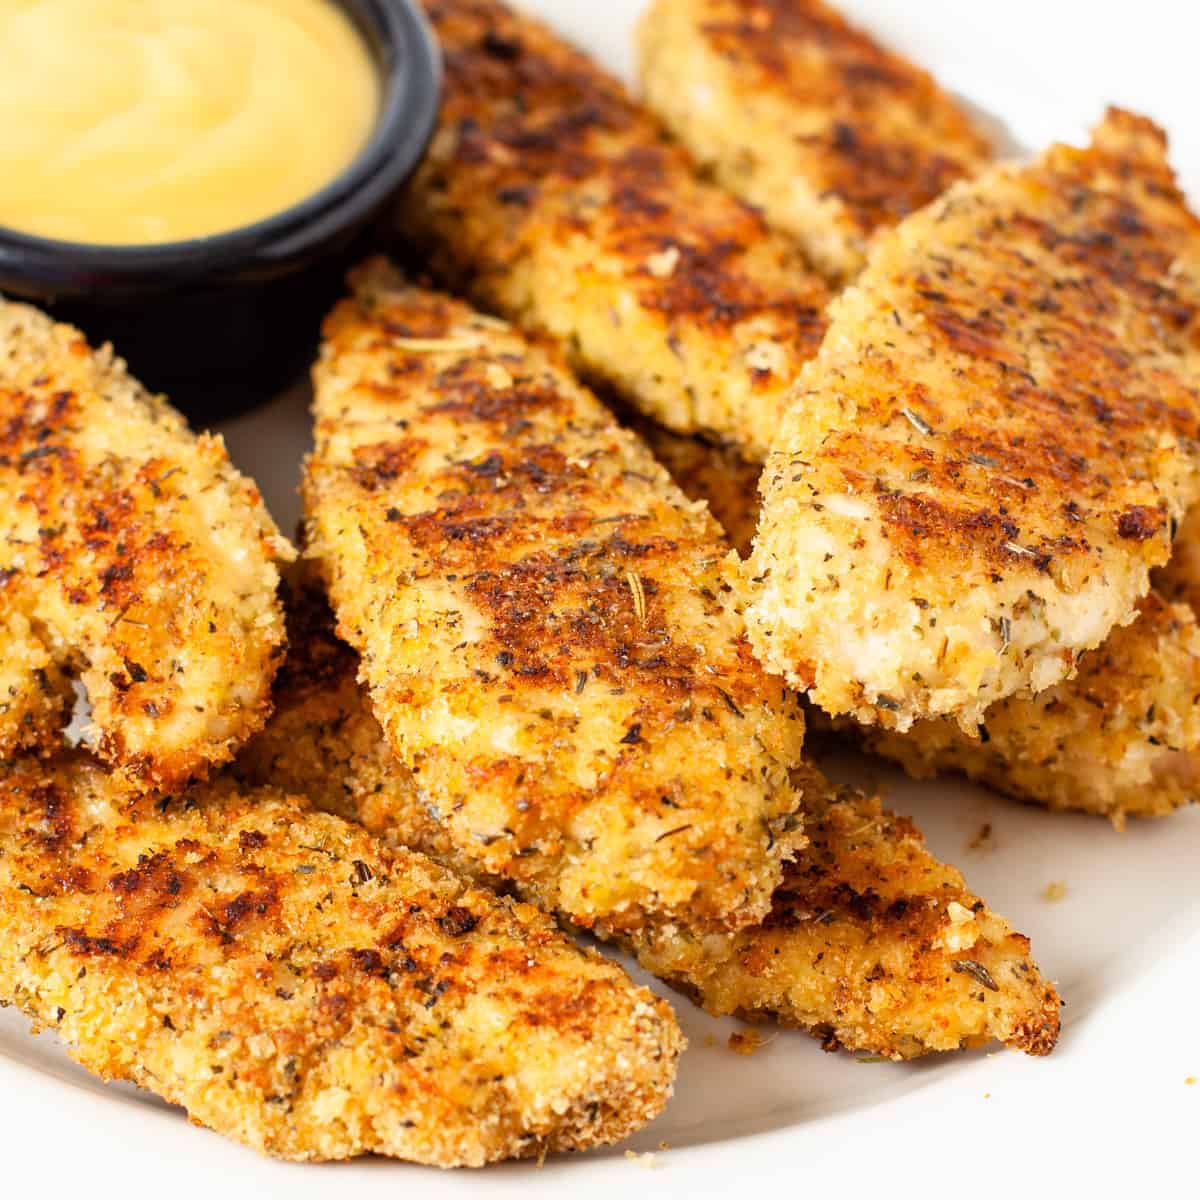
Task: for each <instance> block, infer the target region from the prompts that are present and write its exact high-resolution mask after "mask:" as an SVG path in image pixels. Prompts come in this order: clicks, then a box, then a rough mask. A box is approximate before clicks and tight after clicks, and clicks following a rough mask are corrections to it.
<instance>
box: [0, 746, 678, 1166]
mask: <svg viewBox="0 0 1200 1200" xmlns="http://www.w3.org/2000/svg"><path fill="white" fill-rule="evenodd" d="M0 1000H2V1001H3V1002H5V1003H11V1004H15V1005H17V1006H18V1007H19V1008H20V1009H21V1010H22V1011H24V1012H25V1013H27V1014H28V1015H29V1016H30V1017H32V1018H33V1019H34V1020H35V1021H37V1022H39V1023H40V1024H42V1025H45V1026H49V1027H51V1028H53V1029H55V1030H56V1031H57V1032H58V1033H59V1034H60V1035H61V1036H62V1037H63V1038H64V1040H65V1041H66V1042H67V1044H68V1046H69V1047H70V1048H71V1052H72V1054H73V1055H74V1057H75V1058H77V1059H78V1060H79V1062H81V1063H82V1064H83V1065H84V1066H85V1067H87V1068H89V1069H90V1070H92V1071H95V1072H97V1073H98V1074H99V1075H101V1076H103V1077H104V1078H105V1079H126V1080H131V1081H133V1082H135V1083H138V1084H140V1085H141V1086H143V1087H146V1088H148V1089H149V1090H151V1091H153V1092H155V1093H157V1094H158V1095H160V1096H163V1097H164V1098H165V1099H167V1100H169V1101H171V1102H172V1103H176V1104H181V1105H183V1106H184V1107H185V1108H186V1109H187V1110H188V1113H189V1115H190V1116H191V1117H192V1119H193V1120H195V1121H197V1122H199V1123H201V1124H204V1125H207V1126H209V1127H211V1128H212V1129H215V1130H217V1131H218V1132H220V1133H224V1134H226V1135H228V1136H229V1137H232V1138H236V1139H237V1140H238V1141H241V1142H245V1143H246V1144H247V1145H250V1146H253V1147H254V1148H256V1149H258V1150H263V1151H266V1152H268V1153H271V1154H276V1155H280V1156H282V1157H285V1158H291V1159H307V1160H325V1159H341V1158H348V1157H351V1156H353V1155H357V1154H364V1153H378V1154H387V1155H392V1156H395V1157H398V1158H404V1159H410V1160H412V1161H415V1162H423V1163H432V1164H435V1165H437V1166H443V1167H449V1166H460V1165H461V1166H479V1165H481V1164H483V1163H485V1162H490V1161H493V1160H495V1159H500V1158H508V1157H513V1156H518V1155H533V1154H539V1153H541V1152H543V1151H546V1150H576V1149H583V1148H586V1147H588V1146H594V1145H598V1144H603V1143H606V1142H611V1141H614V1140H616V1139H618V1138H620V1137H623V1136H624V1135H626V1134H627V1133H629V1132H631V1131H632V1130H634V1129H636V1128H638V1127H639V1126H640V1125H642V1124H643V1123H644V1122H646V1121H647V1120H649V1119H650V1118H651V1117H653V1116H654V1115H655V1114H656V1113H657V1112H658V1111H659V1110H660V1109H661V1108H662V1106H663V1104H664V1103H665V1101H666V1099H667V1097H668V1096H669V1094H670V1090H671V1082H672V1078H673V1076H674V1072H675V1062H676V1058H677V1056H678V1054H679V1051H680V1048H681V1046H682V1038H681V1036H680V1033H679V1030H678V1028H677V1026H676V1025H675V1022H674V1020H673V1018H672V1016H671V1013H670V1010H669V1009H668V1008H667V1006H666V1005H665V1004H663V1003H662V1002H661V1001H659V1000H657V999H655V998H654V997H653V996H652V995H651V994H650V993H649V992H647V991H646V990H645V989H643V988H638V987H634V986H633V984H632V983H631V982H630V981H629V979H628V978H627V977H626V975H625V974H624V972H622V971H621V970H620V968H618V967H617V966H616V965H615V964H612V963H609V962H607V961H605V960H604V959H602V958H601V957H599V956H598V955H597V954H595V953H594V952H588V951H584V950H581V949H579V948H578V947H576V946H575V945H574V944H573V943H572V942H571V941H569V939H567V938H566V937H564V936H563V935H562V934H561V933H559V932H558V931H557V930H556V929H555V928H554V927H553V925H552V923H551V922H550V921H549V920H548V919H547V918H546V917H544V916H542V914H541V913H539V912H537V911H536V910H535V909H534V908H532V907H530V906H529V905H524V904H516V903H512V902H509V901H503V900H497V899H496V897H495V896H493V895H492V894H491V893H489V892H486V891H483V890H481V889H479V888H476V887H471V886H468V885H467V884H465V883H463V882H461V881H460V880H458V879H456V878H455V877H454V876H452V875H450V874H449V873H448V872H446V871H444V870H442V869H441V868H439V867H436V866H435V865H434V864H433V863H432V862H430V861H429V860H428V859H427V858H425V857H424V856H423V855H420V854H415V853H412V852H411V851H406V850H400V849H388V848H386V847H384V846H382V845H381V844H380V843H379V842H377V841H376V840H375V839H374V838H372V837H370V836H369V835H368V834H366V833H365V832H364V831H363V830H361V829H358V828H356V827H354V826H351V825H348V824H346V823H345V822H343V821H340V820H338V819H337V818H335V817H330V816H326V815H324V814H321V813H315V812H312V811H311V810H309V809H308V808H307V806H306V805H305V803H304V802H302V801H299V800H296V799H295V798H292V797H288V796H285V795H284V794H283V793H281V792H276V791H274V790H271V789H259V790H239V788H238V786H237V785H236V784H234V783H232V782H231V781H229V780H218V781H216V782H214V783H212V784H208V785H201V786H199V787H196V788H194V789H193V790H191V791H188V792H185V793H184V794H182V795H180V796H177V797H175V798H171V799H153V798H142V799H139V798H138V797H136V796H134V795H132V794H131V793H130V790H129V788H128V786H127V785H124V784H122V783H120V782H118V779H117V777H115V776H113V775H111V774H109V773H108V772H106V771H105V770H104V769H103V768H102V767H100V766H99V765H97V764H96V763H95V762H93V761H91V760H89V759H87V758H85V757H84V756H83V755H76V756H72V757H67V758H64V759H61V760H58V761H52V762H48V763H43V762H37V761H33V760H26V761H24V762H18V763H16V764H15V765H14V764H9V765H8V766H6V767H4V768H3V769H2V771H0Z"/></svg>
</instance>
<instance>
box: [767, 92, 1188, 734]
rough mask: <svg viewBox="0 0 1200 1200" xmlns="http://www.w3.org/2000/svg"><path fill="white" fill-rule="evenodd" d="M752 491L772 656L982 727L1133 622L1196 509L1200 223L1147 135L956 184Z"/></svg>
mask: <svg viewBox="0 0 1200 1200" xmlns="http://www.w3.org/2000/svg"><path fill="white" fill-rule="evenodd" d="M832 312H833V316H832V325H831V328H830V332H829V336H828V337H827V338H826V340H825V343H824V345H823V347H822V350H821V353H820V355H819V357H818V358H817V359H815V360H814V361H813V362H811V363H810V364H808V365H807V366H806V367H805V369H804V371H803V372H802V375H801V378H800V381H799V384H798V386H797V389H796V393H795V399H794V403H793V405H792V407H791V409H790V410H789V412H788V414H787V416H786V418H785V419H784V422H783V424H782V428H781V431H780V436H779V439H778V441H777V443H776V445H775V447H774V449H773V451H772V454H771V457H770V460H769V462H768V464H767V467H766V471H765V474H764V479H763V494H764V503H763V511H762V516H761V519H760V523H759V530H758V535H757V538H756V540H755V546H754V553H753V555H752V557H751V559H750V562H749V565H748V567H747V570H746V578H747V581H748V590H749V592H750V607H749V610H748V621H749V626H750V631H751V639H752V641H753V643H754V646H755V649H756V650H757V652H758V654H759V656H760V658H761V659H762V661H763V662H764V663H765V664H766V665H767V666H768V667H769V668H770V669H771V670H774V671H778V672H780V673H782V674H785V675H786V677H787V678H788V679H789V680H790V681H791V682H792V683H793V684H794V685H795V686H797V687H799V688H802V689H804V690H805V691H807V693H808V694H809V696H810V697H811V699H812V700H813V701H815V703H817V704H818V705H819V706H820V707H822V708H824V709H825V710H826V711H828V712H829V713H831V714H835V715H837V714H843V713H844V714H849V715H852V716H854V717H855V718H856V719H858V720H859V721H860V722H862V723H872V722H879V723H881V724H883V725H886V726H888V727H889V728H894V729H897V730H900V731H904V730H907V729H908V728H909V727H910V726H911V725H912V723H913V722H914V721H916V720H919V719H921V718H927V717H936V716H952V717H954V718H956V719H957V720H958V722H959V723H960V724H961V725H962V726H963V728H964V729H966V730H971V729H973V728H974V727H975V726H976V725H977V724H978V723H979V721H980V720H981V719H982V718H983V714H984V712H985V710H986V709H987V708H988V707H989V705H991V704H994V703H995V702H996V701H997V700H1001V699H1004V698H1005V697H1006V696H1009V695H1013V694H1014V693H1037V692H1040V691H1043V690H1045V689H1046V688H1049V687H1053V686H1054V685H1055V684H1057V683H1059V682H1061V681H1062V680H1064V679H1066V678H1068V677H1069V676H1070V675H1071V674H1072V672H1073V671H1074V669H1075V667H1076V664H1077V662H1078V658H1079V655H1080V654H1081V653H1082V652H1083V651H1085V650H1090V649H1092V648H1094V647H1096V646H1098V645H1099V644H1100V643H1101V642H1103V641H1104V639H1105V638H1106V637H1107V636H1108V634H1109V632H1110V630H1112V629H1113V628H1114V627H1115V626H1118V625H1123V624H1127V623H1128V622H1130V621H1132V620H1133V619H1134V616H1135V615H1136V612H1137V603H1138V601H1139V600H1140V599H1141V597H1142V596H1144V595H1145V594H1146V592H1147V591H1148V589H1149V573H1150V570H1151V568H1153V567H1156V566H1159V565H1161V564H1162V563H1164V562H1165V561H1166V560H1167V557H1168V555H1169V553H1170V545H1171V530H1172V525H1173V523H1174V521H1175V520H1177V519H1178V518H1179V517H1180V516H1182V514H1183V512H1184V511H1185V510H1186V509H1187V508H1188V507H1190V505H1191V504H1192V502H1193V501H1195V499H1196V498H1197V495H1198V494H1200V473H1198V472H1197V469H1196V466H1197V445H1196V436H1197V411H1198V405H1200V319H1198V315H1200V223H1198V222H1197V220H1196V218H1195V217H1193V216H1192V214H1191V213H1190V212H1189V211H1188V209H1187V207H1186V204H1185V202H1184V199H1183V196H1182V195H1181V193H1180V192H1179V190H1178V189H1177V187H1176V184H1175V178H1174V175H1173V174H1172V172H1171V169H1170V167H1169V166H1168V164H1167V160H1166V140H1165V137H1164V136H1163V134H1162V133H1161V131H1159V130H1158V129H1157V128H1156V127H1155V126H1154V125H1152V124H1151V123H1150V122H1149V121H1146V120H1144V119H1142V118H1139V117H1136V116H1133V115H1130V114H1128V113H1123V112H1119V111H1115V110H1114V111H1112V112H1110V113H1109V115H1108V116H1107V118H1106V119H1105V120H1104V122H1103V123H1102V124H1101V125H1100V126H1099V128H1098V129H1097V130H1096V132H1095V135H1094V140H1093V142H1092V144H1091V146H1090V147H1089V148H1087V149H1084V150H1078V149H1073V148H1071V147H1067V146H1056V147H1054V148H1052V149H1051V150H1050V151H1048V152H1047V153H1046V154H1045V155H1043V156H1042V157H1041V158H1040V159H1039V160H1037V161H1036V162H1035V163H1033V164H1032V165H1029V166H1023V167H1011V166H1010V167H999V168H994V169H993V170H992V171H990V172H989V173H987V174H985V175H984V176H981V177H980V178H979V180H978V181H975V182H969V183H962V184H958V185H956V186H955V187H953V188H951V190H950V191H949V192H948V193H947V194H946V196H944V197H943V198H942V199H941V200H939V201H935V202H934V204H932V205H931V206H929V207H928V208H926V209H924V210H922V211H921V212H920V213H918V214H916V215H915V216H913V217H910V218H909V219H908V220H907V221H905V222H904V223H903V224H902V225H900V226H899V227H897V228H896V229H895V230H893V231H890V232H889V233H887V234H885V235H884V236H883V237H882V238H881V239H880V241H879V242H878V243H877V244H876V247H875V250H874V251H873V252H872V255H871V261H870V264H869V265H868V267H867V269H866V270H865V271H864V272H863V274H862V275H861V276H860V278H859V281H858V283H857V284H856V285H855V286H854V287H852V288H850V289H849V290H848V291H847V292H845V293H843V295H842V296H841V297H840V298H839V299H838V300H837V301H836V302H835V304H834V306H833V310H832Z"/></svg>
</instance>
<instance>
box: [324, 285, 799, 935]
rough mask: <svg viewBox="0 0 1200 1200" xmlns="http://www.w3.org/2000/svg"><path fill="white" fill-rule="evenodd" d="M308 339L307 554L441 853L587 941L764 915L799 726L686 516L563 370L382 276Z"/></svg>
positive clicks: (713, 543) (647, 459)
mask: <svg viewBox="0 0 1200 1200" xmlns="http://www.w3.org/2000/svg"><path fill="white" fill-rule="evenodd" d="M325 338H326V340H325V344H324V346H323V348H322V354H321V360H320V363H319V365H318V367H317V369H316V371H315V375H314V380H315V385H316V403H315V413H316V418H317V427H316V451H315V453H314V455H313V457H312V459H311V460H310V462H309V465H308V470H307V475H306V480H305V487H304V490H305V504H306V510H307V513H308V537H309V553H310V554H311V555H312V557H313V558H314V559H315V560H317V561H319V562H320V564H321V569H322V572H323V573H324V575H325V578H326V581H327V583H328V585H329V588H330V593H331V596H332V600H333V606H334V610H335V612H336V613H337V617H338V629H339V632H340V633H341V634H342V636H344V637H345V638H346V639H347V640H348V641H349V642H350V643H351V644H352V645H353V646H354V647H355V649H357V650H358V651H359V652H360V653H361V654H362V656H363V661H362V673H363V677H364V678H365V679H366V680H367V681H368V682H369V684H370V686H371V697H372V703H373V705H374V709H375V712H376V714H377V715H378V717H379V719H380V722H381V724H382V725H383V728H384V730H385V732H386V734H387V737H388V739H389V741H390V743H391V745H392V746H393V748H394V750H395V752H396V753H397V755H398V756H399V757H400V758H401V759H402V760H403V761H404V762H405V764H406V765H407V766H408V767H409V768H411V769H412V770H413V771H414V773H415V774H416V775H417V776H418V778H419V781H420V787H421V791H422V795H423V797H424V801H425V803H426V804H427V805H428V806H429V807H430V809H431V811H432V812H433V813H434V814H435V816H436V819H437V820H438V821H439V822H441V824H442V826H443V828H444V829H445V831H446V836H447V837H449V838H451V839H453V841H454V842H455V844H456V845H457V846H458V847H459V848H460V849H461V850H462V852H463V853H464V854H466V855H468V856H469V857H470V858H471V859H472V860H474V861H475V862H476V863H477V864H478V866H479V868H480V869H481V870H484V871H486V872H489V873H493V874H501V875H511V876H512V877H513V878H516V879H519V880H521V881H522V882H524V883H525V884H526V885H527V886H528V888H529V894H530V895H533V896H535V897H536V898H537V900H538V901H539V903H541V904H543V905H544V907H546V908H547V909H554V910H557V911H560V912H564V913H568V914H570V917H571V919H572V920H573V921H574V922H575V923H576V924H579V925H582V926H585V927H587V928H589V929H591V928H595V929H597V930H598V931H600V932H603V931H606V930H615V929H620V928H637V927H639V926H640V925H642V924H644V923H645V922H648V921H662V920H674V919H676V918H678V917H680V916H682V915H684V914H686V916H687V918H688V920H690V921H693V922H695V923H696V924H697V925H708V926H711V927H714V928H725V927H737V926H739V925H745V924H748V923H750V922H752V921H754V920H757V919H760V918H761V917H763V916H765V915H766V912H767V910H768V908H769V906H770V902H771V894H772V892H773V891H774V890H775V887H776V885H777V884H778V883H779V880H780V876H781V872H782V865H783V863H784V862H785V861H786V860H787V859H788V858H790V857H791V856H792V855H793V854H794V853H795V850H796V849H797V848H798V846H799V845H800V844H802V834H801V832H800V829H799V826H800V817H799V814H798V812H797V808H798V803H799V801H798V797H797V796H796V794H795V792H794V791H793V789H792V787H791V785H790V783H789V781H788V770H789V768H790V767H791V766H792V765H794V764H795V763H796V762H798V761H799V758H800V750H801V744H802V740H803V719H802V716H801V713H800V709H799V705H798V703H797V701H796V699H795V697H794V696H793V695H791V694H790V693H789V692H788V691H787V689H786V688H785V687H784V685H783V683H782V681H780V680H773V679H771V678H769V677H768V676H767V675H766V674H765V673H764V672H763V671H762V669H761V668H760V666H759V665H758V663H757V662H756V660H755V659H754V656H753V655H752V654H751V652H750V647H749V644H748V642H747V639H746V635H745V625H744V621H743V618H742V615H741V613H740V611H739V609H738V607H737V594H736V590H735V589H734V587H733V586H732V585H733V583H734V582H735V581H736V580H735V578H734V573H733V570H732V567H731V566H730V565H729V564H727V563H726V562H725V559H726V556H727V553H728V550H727V547H726V545H725V543H724V542H723V540H722V538H721V535H720V531H719V529H718V528H717V527H716V525H715V524H714V522H713V521H712V519H711V517H709V515H708V514H707V512H705V511H704V508H703V506H697V505H693V504H691V503H690V502H689V501H687V500H686V498H685V497H684V496H683V494H682V493H681V492H679V490H678V489H677V488H676V487H675V486H674V485H673V484H672V483H671V481H670V478H669V476H668V475H667V473H666V472H665V471H664V470H663V469H662V467H660V466H659V465H658V464H657V463H656V462H655V461H654V458H653V456H652V455H651V454H650V452H649V451H648V450H647V449H646V448H645V447H644V446H643V445H642V444H641V443H640V442H638V440H637V439H636V438H635V437H634V436H633V435H632V434H630V433H629V432H628V431H626V430H623V429H621V428H620V427H619V426H618V425H617V423H616V421H615V419H614V418H613V417H612V416H611V415H610V414H609V412H608V411H607V410H606V409H605V408H604V407H603V405H601V404H600V402H599V401H598V400H597V399H596V398H595V397H594V396H592V395H591V394H590V393H589V392H587V391H585V390H584V389H583V388H581V387H580V386H579V385H578V384H576V383H575V382H574V381H573V379H572V378H571V376H570V375H569V374H568V373H567V371H566V370H565V368H564V367H563V366H562V365H561V363H560V362H559V360H558V358H557V357H556V356H555V355H554V354H553V353H551V352H549V351H547V350H543V349H541V348H538V347H537V346H534V345H532V344H530V343H529V342H527V341H526V340H524V339H523V338H521V337H520V336H518V335H517V334H516V333H514V332H513V331H512V330H510V329H509V328H507V327H505V326H503V325H502V324H500V323H498V322H497V321H496V320H495V319H494V318H484V317H480V316H478V315H476V314H475V313H473V312H472V311H471V310H470V309H469V308H467V307H466V306H465V305H463V304H460V303H458V302H457V301H453V300H450V299H448V298H446V297H443V296H439V295H437V294H434V293H430V292H426V291H422V290H420V289H416V288H409V287H406V286H404V285H403V283H402V281H401V280H400V279H399V278H398V277H397V276H396V275H395V274H394V273H392V272H390V271H389V269H388V268H387V267H386V265H385V264H382V263H376V264H375V265H374V266H372V267H371V268H370V269H368V270H366V271H364V272H363V273H362V274H361V275H360V277H359V280H358V286H357V292H356V295H355V298H354V299H353V300H349V301H347V302H345V303H344V304H342V305H341V306H340V307H339V308H338V309H337V310H336V311H335V312H334V314H333V316H332V317H331V318H330V319H329V321H328V322H327V325H326V331H325Z"/></svg>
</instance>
